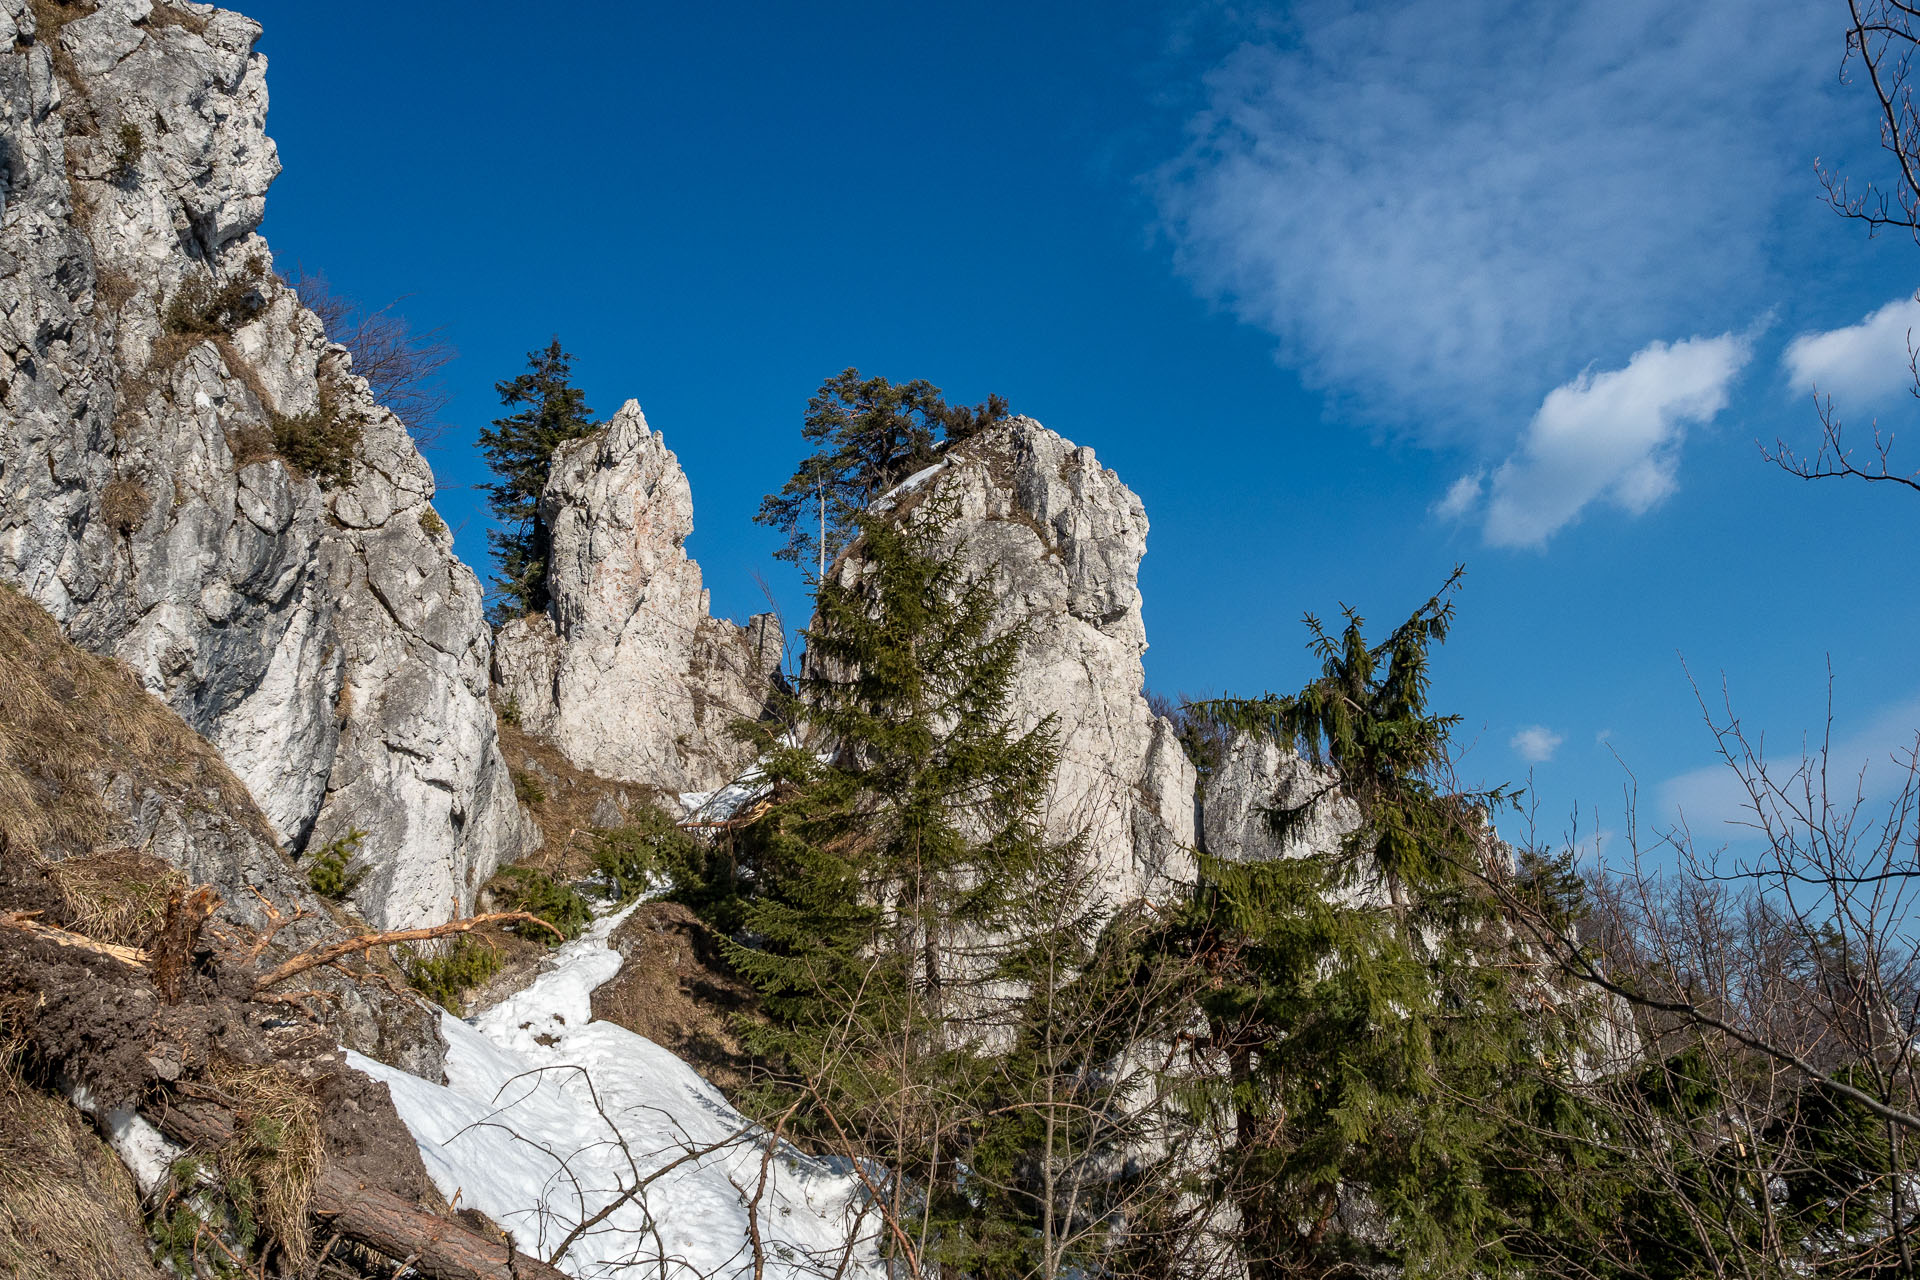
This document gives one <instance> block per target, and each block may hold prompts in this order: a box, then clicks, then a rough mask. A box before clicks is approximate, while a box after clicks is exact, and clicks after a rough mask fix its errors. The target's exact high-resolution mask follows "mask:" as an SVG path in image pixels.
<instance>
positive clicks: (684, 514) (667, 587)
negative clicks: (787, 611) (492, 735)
mask: <svg viewBox="0 0 1920 1280" xmlns="http://www.w3.org/2000/svg"><path fill="white" fill-rule="evenodd" d="M540 511H541V516H542V518H543V519H545V521H546V522H547V527H548V528H549V529H551V530H552V545H551V550H550V552H549V555H548V559H547V586H548V590H549V592H550V594H551V603H550V604H549V606H548V609H547V612H545V613H543V614H536V615H533V616H530V617H525V618H520V619H518V620H516V621H514V622H512V623H510V624H508V625H507V626H506V627H504V628H503V629H502V630H501V633H500V638H499V641H498V643H497V645H496V646H495V649H494V661H493V671H494V680H495V682H496V683H497V684H498V686H499V693H498V701H499V704H500V705H501V706H502V707H506V708H510V709H511V714H514V715H516V716H518V718H519V721H520V725H521V727H522V728H524V729H526V730H527V731H528V732H529V733H533V734H536V735H538V736H540V737H542V738H545V739H547V740H549V741H551V742H552V743H554V745H555V746H557V747H558V748H559V749H560V751H561V752H562V754H564V755H565V756H566V757H567V759H569V760H570V761H572V762H573V763H574V764H575V765H576V766H578V767H579V768H582V769H586V770H590V771H591V772H593V773H597V774H600V775H601V776H603V777H608V778H615V779H619V780H621V781H628V782H641V783H646V784H649V785H652V786H657V787H660V788H662V789H663V790H668V791H706V790H711V789H713V788H714V787H718V786H720V785H721V784H722V783H724V782H726V781H727V780H728V779H730V778H732V777H733V776H734V774H735V773H737V772H738V771H739V770H740V769H741V768H742V767H744V766H745V765H746V764H747V763H748V761H749V760H750V759H751V752H750V751H748V750H747V749H746V748H745V747H743V746H742V745H741V744H740V743H738V742H737V741H735V740H734V739H733V738H732V737H731V736H729V734H728V732H727V728H728V725H729V724H731V723H732V722H733V721H734V720H735V719H738V718H740V717H746V718H748V719H753V718H755V717H757V716H758V715H759V714H760V710H761V708H762V706H763V705H764V704H765V702H766V695H767V686H768V680H769V678H770V676H771V675H772V673H773V671H774V670H775V668H776V667H777V666H778V664H779V658H780V639H781V638H780V635H779V631H778V628H777V627H776V626H775V625H774V622H773V618H772V617H771V615H766V614H762V615H759V616H757V617H755V618H754V619H753V620H752V621H751V622H750V623H749V624H748V626H746V627H745V628H742V627H737V626H735V625H734V624H732V623H730V622H727V621H724V620H720V619H716V618H713V617H711V616H709V614H708V602H707V592H706V590H705V588H703V587H702V586H701V580H700V566H699V565H698V564H696V563H695V562H694V561H693V560H692V559H691V558H689V557H688V555H687V552H686V547H685V543H686V540H687V537H688V535H690V534H691V533H692V532H693V494H692V491H691V490H690V489H689V488H688V486H687V477H686V474H685V473H684V472H683V471H681V470H680V462H679V460H678V459H677V458H675V457H674V456H673V452H672V450H670V449H668V448H667V445H666V440H665V438H664V437H662V436H661V435H660V433H659V432H656V431H651V430H649V429H648V427H647V420H646V417H645V416H644V415H643V414H642V413H641V412H640V406H639V404H638V403H636V402H635V401H632V400H629V401H627V402H626V404H625V405H623V406H621V409H620V411H619V412H618V413H616V414H614V415H613V417H612V419H610V420H609V421H608V422H607V424H606V425H605V426H604V427H602V428H601V429H600V430H598V431H596V432H594V433H593V434H592V435H589V436H586V437H584V438H582V439H579V440H575V441H572V442H570V443H568V444H565V445H562V446H561V447H560V448H559V449H557V450H555V452H554V455H553V469H552V473H551V476H550V478H549V479H548V481H547V487H546V492H545V493H544V494H543V495H542V497H541V500H540Z"/></svg>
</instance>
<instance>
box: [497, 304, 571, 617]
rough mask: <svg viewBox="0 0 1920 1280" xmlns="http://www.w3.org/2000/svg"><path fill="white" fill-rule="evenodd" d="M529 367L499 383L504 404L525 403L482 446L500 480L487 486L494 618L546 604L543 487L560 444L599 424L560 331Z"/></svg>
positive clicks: (532, 357)
mask: <svg viewBox="0 0 1920 1280" xmlns="http://www.w3.org/2000/svg"><path fill="white" fill-rule="evenodd" d="M527 369H528V372H526V373H523V374H521V375H520V376H519V377H517V378H513V379H510V380H508V381H506V382H500V383H496V384H494V389H495V390H496V391H498V392H499V393H500V403H501V404H502V405H504V406H506V407H507V408H509V409H511V408H516V407H518V408H519V409H520V412H518V413H514V414H509V415H508V416H506V417H504V418H495V419H494V420H493V425H492V426H490V427H487V428H485V429H483V430H482V431H481V432H480V450H481V452H482V453H484V454H486V456H487V465H488V466H489V467H491V468H493V474H494V475H496V476H498V477H499V479H498V481H497V482H496V483H494V484H490V485H486V486H483V487H484V488H485V489H486V491H487V505H488V506H489V507H490V508H492V510H493V514H494V518H495V519H496V520H498V521H499V523H500V528H499V529H497V530H494V531H490V532H489V533H488V534H487V546H488V547H489V549H490V550H491V551H492V553H493V560H494V563H495V564H496V565H497V566H498V567H499V570H500V573H499V576H498V577H496V578H494V580H493V600H492V604H491V606H490V607H489V610H488V612H489V615H490V617H491V619H492V621H493V622H494V624H495V625H499V624H500V623H503V622H507V621H511V620H512V619H514V618H518V617H521V616H522V615H524V614H529V613H539V612H540V611H541V610H543V609H545V608H546V607H547V543H548V536H549V535H548V530H547V526H546V522H545V521H543V520H542V519H541V518H540V493H541V491H542V490H544V489H545V488H546V487H547V475H548V472H549V471H551V470H552V467H553V451H554V450H555V449H557V448H558V447H560V446H561V445H562V444H564V443H566V442H567V441H569V440H577V439H579V438H580V437H581V436H584V435H586V434H587V433H588V432H590V431H592V430H594V428H596V427H597V426H598V425H599V424H598V423H596V422H595V421H594V420H593V410H591V409H589V408H588V407H587V398H586V395H585V393H584V392H582V391H581V390H580V389H579V388H578V387H576V386H574V385H573V383H572V382H571V378H572V376H573V357H572V356H571V355H569V354H568V353H567V352H566V351H564V350H562V349H561V346H560V340H559V339H558V338H555V339H554V340H553V343H552V345H550V346H549V347H548V348H547V349H546V350H545V351H533V352H529V353H528V354H527Z"/></svg>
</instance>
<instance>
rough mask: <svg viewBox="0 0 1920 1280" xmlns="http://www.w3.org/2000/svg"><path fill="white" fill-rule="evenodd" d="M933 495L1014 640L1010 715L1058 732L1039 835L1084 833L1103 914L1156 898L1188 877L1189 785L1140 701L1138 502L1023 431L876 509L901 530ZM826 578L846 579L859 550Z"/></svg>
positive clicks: (1094, 464) (972, 448)
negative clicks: (1112, 906) (991, 590)
mask: <svg viewBox="0 0 1920 1280" xmlns="http://www.w3.org/2000/svg"><path fill="white" fill-rule="evenodd" d="M933 495H939V497H940V499H941V505H942V506H943V507H950V508H951V509H952V510H953V511H954V513H955V518H954V519H953V522H952V524H951V525H950V526H949V528H948V536H949V537H950V538H951V540H952V542H953V544H954V545H956V546H963V547H964V548H965V560H966V563H967V565H968V567H969V568H970V569H972V570H973V571H975V572H981V573H991V574H992V575H993V578H994V582H995V583H996V585H997V586H998V588H999V590H1000V593H1001V603H1000V617H1001V619H1002V620H1003V622H1004V623H1005V624H1006V625H1008V626H1013V625H1018V624H1022V623H1024V624H1025V625H1026V626H1027V628H1028V635H1029V640H1028V643H1027V646H1026V649H1025V651H1024V652H1023V653H1022V655H1021V659H1020V665H1019V673H1018V675H1017V676H1016V677H1015V681H1014V696H1013V705H1014V707H1015V708H1016V711H1017V715H1018V717H1019V724H1020V727H1021V728H1023V729H1024V728H1030V727H1031V726H1033V725H1035V724H1037V723H1039V721H1040V720H1041V719H1042V718H1043V717H1045V716H1047V715H1049V714H1051V715H1053V716H1054V717H1055V720H1056V724H1057V730H1058V733H1059V735H1060V751H1061V760H1060V765H1059V768H1058V770H1057V771H1056V773H1055V775H1054V779H1053V784H1052V788H1051V790H1050V792H1049V794H1048V798H1047V825H1048V830H1049V832H1050V834H1052V835H1054V836H1055V837H1066V836H1070V835H1074V834H1077V833H1082V832H1084V833H1085V835H1086V837H1087V848H1088V850H1089V851H1090V853H1091V854H1092V856H1093V857H1094V858H1095V860H1096V861H1097V864H1098V873H1099V880H1100V883H1101V885H1102V886H1103V893H1104V896H1105V897H1106V898H1107V900H1108V901H1109V902H1111V903H1120V902H1125V901H1130V900H1133V899H1137V898H1140V897H1163V896H1165V895H1166V894H1167V893H1169V892H1171V891H1172V890H1173V889H1174V887H1175V885H1176V884H1177V883H1178V882H1180V881H1183V880H1190V879H1191V877H1192V875H1193V858H1192V849H1193V844H1194V803H1193V795H1194V784H1195V775H1194V769H1193V765H1192V764H1191V762H1189V761H1188V760H1187V757H1186V754H1185V753H1184V752H1183V751H1182V750H1181V748H1180V744H1179V743H1178V742H1177V741H1176V740H1175V733H1174V727H1173V724H1172V722H1170V721H1168V720H1165V719H1163V718H1161V717H1157V716H1155V715H1154V714H1153V713H1152V712H1151V711H1150V710H1148V708H1147V701H1146V698H1145V697H1144V696H1143V695H1142V693H1141V687H1142V685H1143V683H1144V681H1145V670H1144V669H1143V667H1142V666H1141V661H1140V660H1141V657H1142V655H1143V654H1145V652H1146V649H1147V636H1146V628H1145V626H1144V624H1143V623H1142V621H1141V617H1140V588H1139V570H1140V559H1141V557H1142V556H1144V555H1145V554H1146V550H1147V514H1146V510H1145V508H1144V507H1142V506H1141V504H1140V499H1139V498H1138V497H1137V496H1135V494H1134V493H1133V491H1132V490H1131V489H1129V488H1127V486H1126V485H1124V484H1122V483H1121V482H1120V477H1119V476H1117V475H1115V474H1114V473H1113V472H1112V471H1109V470H1107V469H1106V468H1105V467H1102V466H1101V465H1100V463H1099V461H1098V460H1097V459H1096V458H1095V457H1094V454H1093V450H1092V449H1088V448H1083V447H1079V446H1076V445H1075V444H1073V442H1072V441H1069V440H1065V439H1063V438H1061V437H1060V436H1058V435H1056V434H1054V433H1053V432H1051V431H1049V430H1047V429H1046V428H1045V427H1043V426H1041V425H1040V424H1039V423H1038V422H1035V421H1034V420H1033V419H1031V418H1014V419H1012V420H1010V421H1009V422H1007V423H1005V424H1004V425H1001V426H999V427H996V428H994V429H993V430H991V431H988V432H985V433H983V434H981V435H978V436H975V437H973V438H972V439H969V440H967V441H966V442H965V443H963V444H961V445H958V446H956V447H955V448H954V449H953V450H952V451H950V452H949V454H948V455H947V457H946V458H945V459H944V460H943V461H942V463H941V464H940V466H939V468H938V470H937V471H935V473H934V474H932V475H930V476H926V477H924V478H922V479H919V481H918V482H917V483H912V484H911V487H910V488H909V487H908V486H902V488H901V489H898V490H895V491H894V493H893V494H892V495H889V496H888V497H885V498H882V499H881V500H880V501H879V502H878V503H877V504H876V508H877V509H878V510H881V511H887V510H897V511H898V512H900V514H901V518H902V519H906V520H912V519H913V518H914V512H915V511H918V510H921V509H922V508H923V506H924V504H925V503H926V502H927V500H928V499H929V498H930V497H931V496H933ZM837 572H840V573H842V574H857V573H858V572H859V564H858V549H857V547H856V549H855V551H854V552H853V553H852V554H851V555H850V556H849V557H848V558H847V559H845V560H843V561H842V562H841V565H840V566H839V568H838V570H837Z"/></svg>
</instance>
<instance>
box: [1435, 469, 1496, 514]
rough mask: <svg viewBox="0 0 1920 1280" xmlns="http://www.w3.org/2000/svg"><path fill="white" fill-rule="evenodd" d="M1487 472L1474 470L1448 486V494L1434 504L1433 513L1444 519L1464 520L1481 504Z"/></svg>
mask: <svg viewBox="0 0 1920 1280" xmlns="http://www.w3.org/2000/svg"><path fill="white" fill-rule="evenodd" d="M1486 483H1487V473H1486V472H1484V471H1472V472H1469V473H1467V474H1466V475H1464V476H1461V477H1460V478H1459V479H1458V480H1455V481H1454V482H1453V483H1452V484H1450V485H1448V486H1447V493H1446V496H1445V497H1443V498H1441V499H1440V501H1438V502H1436V503H1434V504H1433V514H1434V515H1436V516H1439V517H1440V518H1441V519H1442V520H1464V519H1465V518H1466V517H1467V516H1469V515H1471V514H1472V513H1473V511H1474V509H1475V508H1476V507H1478V506H1479V505H1480V494H1481V493H1482V491H1483V490H1485V488H1486Z"/></svg>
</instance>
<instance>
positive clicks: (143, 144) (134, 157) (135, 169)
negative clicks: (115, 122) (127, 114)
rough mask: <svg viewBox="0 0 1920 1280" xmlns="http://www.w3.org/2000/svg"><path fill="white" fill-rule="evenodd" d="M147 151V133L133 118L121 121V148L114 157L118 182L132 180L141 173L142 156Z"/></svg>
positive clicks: (114, 167) (115, 178)
mask: <svg viewBox="0 0 1920 1280" xmlns="http://www.w3.org/2000/svg"><path fill="white" fill-rule="evenodd" d="M146 153H147V138H146V135H145V134H143V133H141V132H140V126H139V125H137V124H135V123H134V122H133V121H131V120H123V121H121V122H120V150H119V152H118V153H117V154H115V156H114V158H113V177H114V181H116V182H131V181H133V179H134V178H136V177H138V176H139V173H140V157H142V156H144V155H145V154H146Z"/></svg>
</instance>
